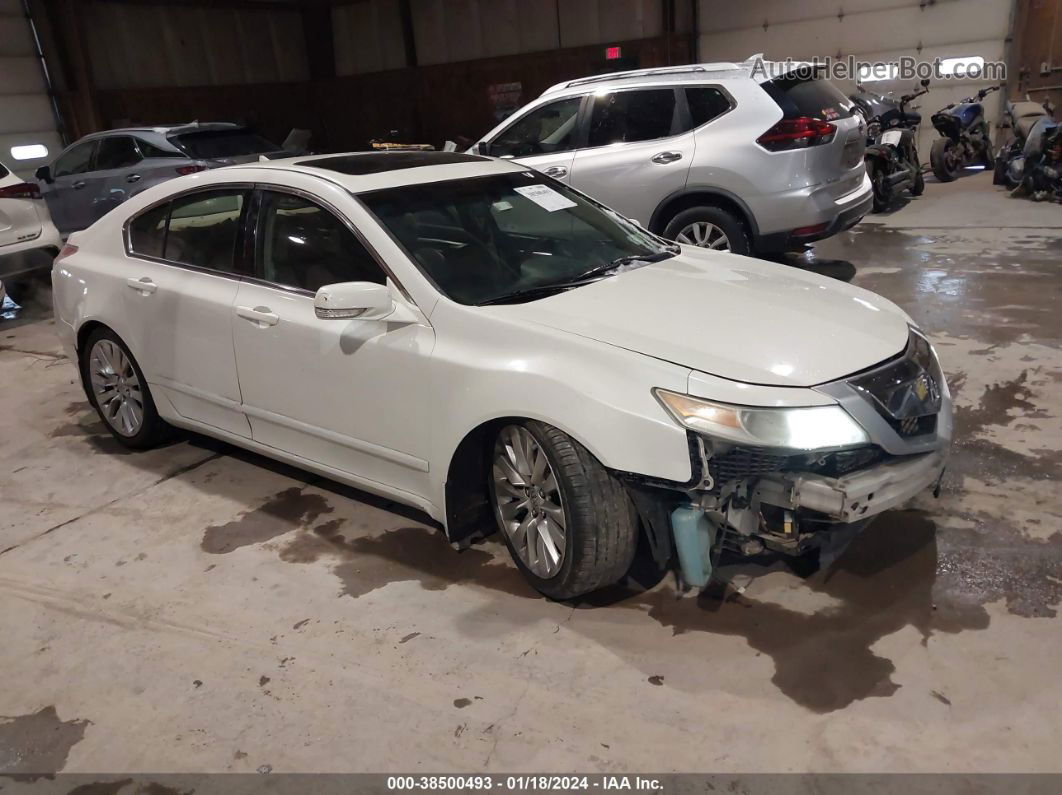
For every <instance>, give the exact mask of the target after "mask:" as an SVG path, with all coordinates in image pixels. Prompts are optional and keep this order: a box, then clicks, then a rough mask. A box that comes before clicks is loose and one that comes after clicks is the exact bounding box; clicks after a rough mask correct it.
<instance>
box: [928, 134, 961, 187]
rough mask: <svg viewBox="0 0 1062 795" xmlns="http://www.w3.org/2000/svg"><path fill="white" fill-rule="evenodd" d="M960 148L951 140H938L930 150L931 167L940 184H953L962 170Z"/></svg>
mask: <svg viewBox="0 0 1062 795" xmlns="http://www.w3.org/2000/svg"><path fill="white" fill-rule="evenodd" d="M961 157H962V156H961V155H960V154H959V146H958V144H956V143H955V142H954V141H953V140H951V139H950V138H938V139H937V140H935V141H934V142H933V148H932V149H930V150H929V165H930V166H931V167H932V169H933V176H935V177H936V178H937V179H938V180H939V181H940V182H952V181H953V180H955V178H956V177H958V176H959V171H960V170H961V169H962V163H961Z"/></svg>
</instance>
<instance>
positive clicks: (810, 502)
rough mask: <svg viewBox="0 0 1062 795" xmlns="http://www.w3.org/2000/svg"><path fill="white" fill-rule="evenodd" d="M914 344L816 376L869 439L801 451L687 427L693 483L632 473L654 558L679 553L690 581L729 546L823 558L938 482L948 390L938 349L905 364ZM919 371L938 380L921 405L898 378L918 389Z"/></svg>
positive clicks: (751, 552) (731, 551)
mask: <svg viewBox="0 0 1062 795" xmlns="http://www.w3.org/2000/svg"><path fill="white" fill-rule="evenodd" d="M919 338H921V337H920V335H919ZM912 340H914V337H912ZM913 344H914V343H913V342H912V343H911V344H909V347H908V350H906V351H905V352H904V353H902V354H901V355H900V356H898V357H896V358H895V359H893V360H890V361H889V362H885V363H883V364H882V365H879V366H878V367H876V368H871V369H870V370H868V371H866V372H863V373H859V374H857V375H856V376H852V377H850V378H849V379H842V380H841V381H838V382H832V383H829V384H824V385H821V386H819V387H816V388H815V389H816V390H817V391H819V392H821V393H823V394H826V395H829V396H830V397H832V398H833V399H834V400H836V401H837V403H838V404H839V405H841V406H842V407H844V409H845V410H846V411H847V412H848V413H849V415H850V416H852V417H853V418H854V419H855V420H856V421H857V422H858V423H859V424H860V426H861V427H863V428H864V429H865V430H866V432H867V435H868V437H869V439H870V443H869V444H868V445H864V446H861V447H858V448H852V449H839V450H832V451H825V452H823V451H811V452H807V451H804V452H799V451H793V450H777V449H769V448H752V447H742V446H740V445H735V444H727V443H722V444H720V443H719V441H718V440H714V439H711V438H708V437H705V436H701V435H698V434H697V433H695V432H692V431H691V432H690V434H689V440H690V455H691V461H692V462H693V464H694V467H693V468H694V478H693V479H692V480H691V482H690V483H687V484H681V485H679V484H672V485H670V486H668V485H666V484H663V483H655V484H650V483H646V482H644V481H640V482H639V481H631V480H628V487H629V490H630V492H631V494H632V496H633V497H634V502H635V505H636V506H637V507H638V510H639V512H640V513H641V515H642V519H643V524H644V525H645V526H646V527H647V528H648V532H649V540H650V545H651V546H652V547H653V552H654V555H655V556H656V559H657V562H658V563H660V565H662V566H663V565H665V564H666V563H667V562H668V561H671V562H673V563H677V568H678V570H679V572H680V573H681V576H682V580H683V581H684V584H685V585H687V586H692V587H703V586H705V585H707V583H708V581H709V580H710V578H711V576H712V572H713V570H714V568H715V567H716V566H717V564H718V562H719V560H720V558H721V557H722V556H723V555H724V554H726V555H728V556H738V557H745V558H750V557H756V556H760V555H762V554H764V553H767V552H770V553H776V554H781V555H789V556H801V555H804V554H805V553H810V552H814V551H817V552H818V555H819V560H820V563H822V564H825V563H827V562H828V561H830V560H832V559H833V558H835V557H836V556H837V555H839V554H840V552H842V551H843V549H844V548H845V547H846V546H847V544H848V542H849V541H850V540H851V539H852V538H853V537H854V536H855V535H856V534H857V533H858V532H859V531H860V530H861V529H862V528H863V527H865V526H866V525H867V524H868V523H869V522H870V520H872V519H873V518H874V517H876V516H878V515H880V514H881V513H883V512H885V511H888V510H890V509H893V508H897V507H899V506H901V505H903V504H905V503H906V502H908V501H909V500H910V499H912V498H913V497H915V496H916V495H917V494H919V493H921V492H923V491H925V490H930V489H931V490H933V492H934V494H936V493H938V492H939V486H940V482H941V479H942V477H943V473H944V469H945V466H946V464H947V458H948V451H949V448H950V444H951V436H952V403H951V396H950V394H949V392H948V388H947V384H946V382H945V380H944V378H943V375H942V373H941V372H940V370H939V365H938V364H937V363H936V361H935V356H934V360H933V365H932V367H931V368H930V369H929V370H921V369H918V368H917V367H913V366H912V358H913V354H912V351H911V346H912V345H913ZM926 374H928V375H930V376H932V379H933V381H932V385H931V386H932V389H933V390H935V391H933V393H932V397H931V398H928V400H929V401H930V402H929V403H926V402H925V401H922V403H921V404H920V405H916V404H915V403H917V401H916V402H915V403H912V401H914V399H915V398H914V397H912V395H908V394H906V393H904V392H903V390H904V389H906V386H905V384H906V383H909V384H911V385H913V386H912V388H913V389H915V391H916V393H917V395H921V396H922V397H923V398H925V397H926V394H925V393H926V387H925V381H924V380H920V379H923V378H924V376H925V375H926ZM917 395H916V396H917ZM930 403H931V404H932V405H931V411H930V410H929V409H928V408H927V406H929V405H930ZM912 406H914V409H913V411H914V414H915V415H916V416H912V415H911V411H912ZM897 407H901V408H900V409H897Z"/></svg>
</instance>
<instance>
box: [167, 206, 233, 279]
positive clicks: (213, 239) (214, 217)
mask: <svg viewBox="0 0 1062 795" xmlns="http://www.w3.org/2000/svg"><path fill="white" fill-rule="evenodd" d="M249 195H250V192H249V191H247V190H232V189H226V190H212V191H202V192H199V193H193V194H191V195H189V196H182V197H180V198H178V199H174V200H173V202H171V204H170V215H169V224H168V225H167V230H166V244H165V249H164V251H163V257H164V258H165V259H168V260H171V261H173V262H181V263H184V264H185V265H194V266H196V267H198V268H208V269H210V270H214V271H221V272H223V273H240V272H242V269H241V268H240V261H241V258H238V257H237V256H236V241H237V239H238V238H239V231H240V222H241V219H242V217H243V209H244V207H245V206H246V204H247V198H248V196H249Z"/></svg>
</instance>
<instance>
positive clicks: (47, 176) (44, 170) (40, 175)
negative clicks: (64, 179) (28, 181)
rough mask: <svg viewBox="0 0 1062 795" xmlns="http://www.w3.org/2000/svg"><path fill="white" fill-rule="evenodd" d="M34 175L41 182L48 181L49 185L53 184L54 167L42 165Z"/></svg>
mask: <svg viewBox="0 0 1062 795" xmlns="http://www.w3.org/2000/svg"><path fill="white" fill-rule="evenodd" d="M33 176H35V177H36V178H37V179H39V180H40V181H41V182H47V183H48V184H49V185H51V184H52V169H51V168H50V167H48V166H41V167H40V168H38V169H37V170H36V171H35V172H33Z"/></svg>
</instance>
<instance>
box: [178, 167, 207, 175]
mask: <svg viewBox="0 0 1062 795" xmlns="http://www.w3.org/2000/svg"><path fill="white" fill-rule="evenodd" d="M200 171H206V166H178V167H177V173H178V174H180V175H181V176H182V177H183V176H185V175H187V174H196V173H198V172H200Z"/></svg>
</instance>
